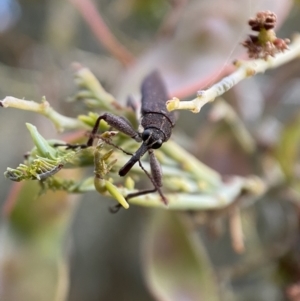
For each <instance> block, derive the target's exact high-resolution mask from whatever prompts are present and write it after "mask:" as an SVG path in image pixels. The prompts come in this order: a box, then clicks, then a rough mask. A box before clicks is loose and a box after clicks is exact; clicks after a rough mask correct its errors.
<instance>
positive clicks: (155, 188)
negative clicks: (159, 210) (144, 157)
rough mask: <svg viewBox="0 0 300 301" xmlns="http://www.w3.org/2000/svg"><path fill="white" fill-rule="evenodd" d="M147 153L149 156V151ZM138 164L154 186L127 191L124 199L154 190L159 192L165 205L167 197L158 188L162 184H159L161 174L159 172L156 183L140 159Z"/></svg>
mask: <svg viewBox="0 0 300 301" xmlns="http://www.w3.org/2000/svg"><path fill="white" fill-rule="evenodd" d="M149 155H150V156H151V154H150V152H149ZM152 155H153V156H154V154H152ZM155 160H156V158H155ZM156 163H157V164H159V163H158V161H157V160H156ZM150 164H151V160H150ZM139 165H140V167H141V169H142V170H143V171H144V173H145V174H146V176H147V177H148V178H149V179H150V181H151V182H152V184H153V186H154V188H153V189H145V190H141V191H137V192H134V193H129V194H128V195H127V196H126V197H125V199H126V200H129V199H132V198H134V197H137V196H141V195H145V194H148V193H153V192H156V191H157V192H158V193H159V195H160V197H161V199H162V201H163V203H164V204H165V205H167V204H168V200H167V198H166V197H165V196H164V194H163V193H162V191H161V189H160V187H161V186H162V184H161V174H160V177H159V182H158V183H157V182H156V180H155V178H154V177H152V176H151V175H150V174H149V173H148V171H147V170H146V169H145V168H144V166H143V165H142V163H141V161H140V160H139ZM151 170H152V167H151ZM159 185H160V186H159Z"/></svg>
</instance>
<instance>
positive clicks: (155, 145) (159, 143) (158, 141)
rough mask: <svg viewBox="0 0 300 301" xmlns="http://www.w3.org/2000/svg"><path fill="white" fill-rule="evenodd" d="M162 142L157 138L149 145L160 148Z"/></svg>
mask: <svg viewBox="0 0 300 301" xmlns="http://www.w3.org/2000/svg"><path fill="white" fill-rule="evenodd" d="M162 144H163V142H162V141H161V140H160V139H159V140H157V141H155V143H153V144H152V145H151V147H152V148H153V149H157V148H160V147H161V145H162Z"/></svg>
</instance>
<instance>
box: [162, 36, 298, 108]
mask: <svg viewBox="0 0 300 301" xmlns="http://www.w3.org/2000/svg"><path fill="white" fill-rule="evenodd" d="M299 56H300V35H299V34H297V35H296V36H295V37H294V39H293V42H292V43H291V44H290V47H289V50H288V51H285V52H283V53H279V54H277V55H276V56H275V57H271V56H269V57H268V58H267V59H266V60H264V59H256V60H251V61H236V62H234V65H235V67H236V68H237V70H236V71H235V72H233V73H232V74H231V75H229V76H227V77H225V78H223V79H222V80H221V81H220V82H218V83H216V84H215V85H213V86H212V87H211V88H209V89H207V90H201V91H198V92H197V97H196V98H195V99H192V100H190V101H180V100H179V99H178V98H177V97H174V98H173V99H171V100H168V101H167V104H166V106H167V109H168V110H169V111H173V110H190V111H192V112H193V113H198V112H199V111H200V110H201V108H202V107H203V106H204V105H205V104H206V103H208V102H212V101H214V100H215V98H216V97H218V96H220V95H222V94H224V93H225V92H227V91H228V90H229V89H231V88H232V87H233V86H235V85H236V84H238V83H239V82H240V81H242V80H244V79H246V78H248V77H251V76H254V75H256V74H257V73H264V72H265V71H266V70H268V69H273V68H277V67H279V66H281V65H283V64H286V63H288V62H290V61H292V60H294V59H296V58H298V57H299Z"/></svg>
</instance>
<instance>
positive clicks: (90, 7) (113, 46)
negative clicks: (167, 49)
mask: <svg viewBox="0 0 300 301" xmlns="http://www.w3.org/2000/svg"><path fill="white" fill-rule="evenodd" d="M69 1H70V2H71V3H72V4H73V5H74V6H75V7H76V8H77V9H78V11H79V12H80V14H81V15H82V17H83V18H84V20H85V22H86V23H87V24H88V26H89V27H90V29H91V31H92V32H93V33H94V35H95V36H96V38H97V39H98V41H99V42H100V43H101V44H102V45H103V46H104V47H105V48H106V49H107V50H108V51H109V52H110V53H111V54H112V55H113V56H114V57H115V58H116V59H118V60H119V61H120V62H121V63H122V64H123V65H125V66H126V67H128V66H129V65H131V64H132V63H133V62H134V56H133V55H132V54H131V53H130V51H129V50H128V49H126V48H125V47H124V46H123V45H122V44H121V43H120V42H119V41H118V40H117V39H116V38H115V36H114V35H113V34H112V32H111V31H110V30H109V28H108V27H107V25H106V24H105V22H104V21H103V18H102V16H101V14H100V12H99V11H97V9H96V7H95V4H94V3H93V1H91V0H69Z"/></svg>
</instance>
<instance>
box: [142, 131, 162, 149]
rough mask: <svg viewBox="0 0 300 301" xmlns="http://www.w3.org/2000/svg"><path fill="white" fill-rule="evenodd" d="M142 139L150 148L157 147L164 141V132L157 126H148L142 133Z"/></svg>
mask: <svg viewBox="0 0 300 301" xmlns="http://www.w3.org/2000/svg"><path fill="white" fill-rule="evenodd" d="M142 139H143V141H144V144H145V145H147V147H148V148H153V149H157V148H160V147H161V146H162V144H163V143H164V134H163V132H162V131H160V130H158V129H156V128H147V129H145V130H144V132H143V133H142Z"/></svg>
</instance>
